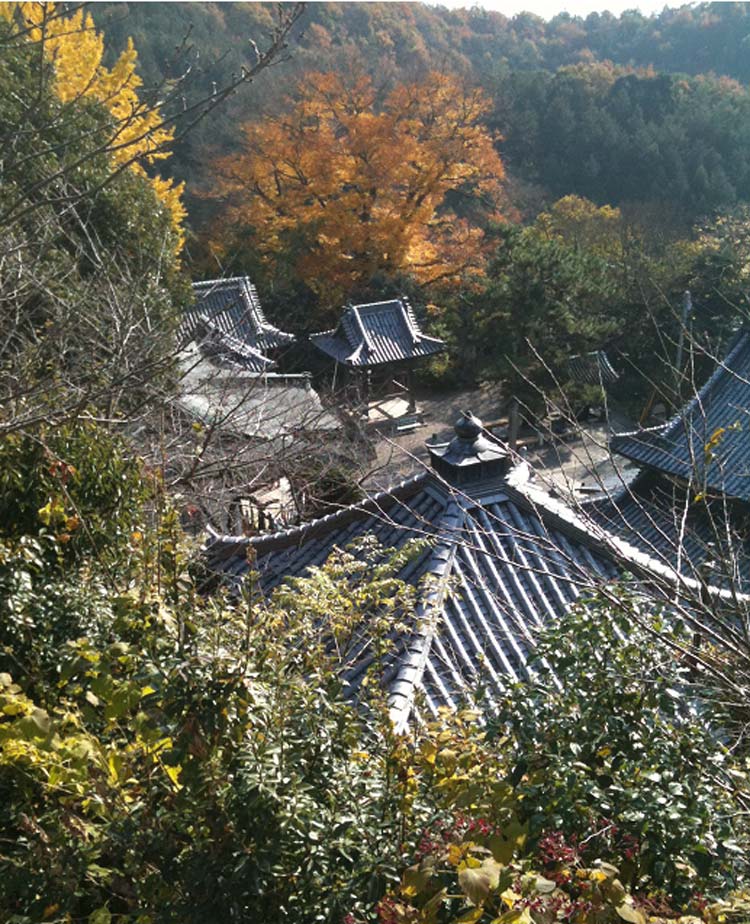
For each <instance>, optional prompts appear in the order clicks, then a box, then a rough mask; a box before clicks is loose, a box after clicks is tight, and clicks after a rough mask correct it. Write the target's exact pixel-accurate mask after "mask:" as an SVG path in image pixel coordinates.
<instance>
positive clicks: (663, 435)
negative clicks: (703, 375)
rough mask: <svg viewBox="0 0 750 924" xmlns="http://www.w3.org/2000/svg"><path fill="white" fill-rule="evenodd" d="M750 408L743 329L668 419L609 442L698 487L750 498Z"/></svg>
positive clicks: (747, 337) (747, 341) (749, 346)
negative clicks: (691, 393)
mask: <svg viewBox="0 0 750 924" xmlns="http://www.w3.org/2000/svg"><path fill="white" fill-rule="evenodd" d="M749 413H750V331H748V330H741V331H739V332H738V334H737V335H736V339H735V342H734V343H733V344H732V346H731V347H730V349H729V351H728V353H727V356H726V358H725V359H724V360H723V361H722V362H719V363H718V364H717V366H716V368H715V369H714V371H713V373H712V375H711V376H710V377H709V379H708V380H707V381H706V383H705V384H704V385H703V387H702V388H701V389H700V390H699V391H698V392H697V394H696V395H695V396H694V397H693V398H692V399H691V400H690V401H689V402H688V403H687V404H686V405H685V406H684V407H683V408H681V409H680V410H679V411H678V412H677V413H676V414H675V415H674V416H673V417H672V418H671V419H670V420H668V421H667V422H666V423H664V424H661V425H660V426H658V427H649V428H645V429H641V430H633V431H629V432H626V433H618V434H616V435H615V436H613V437H612V439H611V441H610V446H611V449H612V451H613V452H616V453H619V454H620V455H622V456H625V458H628V459H631V460H632V461H634V462H638V463H639V464H641V465H644V466H646V467H648V468H651V469H655V470H657V471H661V472H665V473H667V474H671V475H676V476H678V477H680V478H683V479H684V480H685V481H687V482H689V483H690V484H692V485H694V486H695V488H696V491H703V490H704V489H706V488H708V489H712V490H715V491H718V492H721V493H723V494H725V495H727V496H728V497H735V498H738V499H740V500H743V501H750V419H748V414H749ZM735 424H739V426H737V427H735ZM716 435H718V437H719V439H718V441H717V442H716V444H715V445H714V446H710V443H711V440H712V438H713V437H714V436H716Z"/></svg>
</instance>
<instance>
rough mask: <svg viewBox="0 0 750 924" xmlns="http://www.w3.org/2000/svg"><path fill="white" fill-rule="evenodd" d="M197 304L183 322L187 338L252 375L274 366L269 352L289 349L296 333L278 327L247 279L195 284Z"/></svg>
mask: <svg viewBox="0 0 750 924" xmlns="http://www.w3.org/2000/svg"><path fill="white" fill-rule="evenodd" d="M193 292H194V293H195V299H196V300H195V305H194V306H193V307H192V308H190V309H188V311H187V312H186V313H185V316H184V319H183V331H184V335H185V339H195V340H200V341H201V343H206V344H207V347H208V349H211V350H213V351H215V352H217V353H226V354H228V355H229V356H230V357H231V358H232V359H233V360H234V361H235V362H237V363H239V364H240V365H242V366H243V368H245V369H246V370H247V371H249V372H265V371H267V370H268V369H271V368H272V367H273V366H274V363H273V361H272V360H271V359H270V358H269V357H268V356H267V355H266V353H267V352H268V351H271V350H275V349H277V348H279V347H282V346H288V345H289V344H291V343H293V342H294V340H295V337H294V334H290V333H286V332H285V331H281V330H279V329H278V328H277V327H274V326H273V324H271V323H270V322H269V321H268V320H267V319H266V316H265V314H264V313H263V309H262V308H261V304H260V299H259V298H258V293H257V291H256V289H255V286H253V285H252V284H251V282H250V280H249V279H248V278H247V277H246V276H237V277H234V278H230V279H211V280H208V281H206V282H194V283H193Z"/></svg>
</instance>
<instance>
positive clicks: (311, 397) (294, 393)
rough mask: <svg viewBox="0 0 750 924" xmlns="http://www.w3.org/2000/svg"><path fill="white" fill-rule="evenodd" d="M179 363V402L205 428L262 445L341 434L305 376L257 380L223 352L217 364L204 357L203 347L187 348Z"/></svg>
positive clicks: (271, 377)
mask: <svg viewBox="0 0 750 924" xmlns="http://www.w3.org/2000/svg"><path fill="white" fill-rule="evenodd" d="M179 360H180V369H181V377H180V393H179V398H178V403H179V404H180V406H181V407H182V408H183V410H185V411H186V412H187V413H188V414H190V416H191V417H193V418H195V419H197V420H200V421H201V422H203V423H204V424H207V425H211V426H218V427H220V428H221V429H222V430H223V431H225V432H229V433H234V434H239V435H242V436H246V437H250V438H253V439H262V440H275V439H277V438H279V437H285V436H292V435H294V434H299V433H302V432H315V433H318V432H321V431H332V430H338V429H340V426H341V425H340V422H339V421H338V419H337V418H336V417H335V415H333V414H332V413H331V412H330V411H328V410H326V409H325V408H324V407H323V405H322V404H321V401H320V397H319V396H318V394H317V392H316V391H315V390H314V389H313V387H312V384H311V382H310V379H309V377H308V376H305V375H275V374H273V373H271V374H265V375H258V374H257V372H256V371H253V370H252V369H251V368H249V367H248V365H247V364H245V363H235V362H232V361H231V360H228V359H227V356H226V354H225V353H222V354H221V356H220V362H219V364H218V365H217V364H216V363H215V362H213V361H212V359H211V358H209V357H207V356H206V351H205V344H204V343H202V344H201V345H200V347H199V346H198V345H197V344H195V343H190V344H188V346H187V347H186V348H185V349H184V350H182V351H181V353H180V355H179ZM262 371H265V370H262Z"/></svg>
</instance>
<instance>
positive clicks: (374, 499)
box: [204, 471, 429, 554]
mask: <svg viewBox="0 0 750 924" xmlns="http://www.w3.org/2000/svg"><path fill="white" fill-rule="evenodd" d="M428 475H429V472H427V471H422V472H419V473H418V474H417V475H412V476H411V477H410V478H405V479H404V480H403V481H400V482H399V483H398V484H396V485H395V486H394V487H392V488H389V489H387V490H383V491H377V492H376V493H375V494H371V495H370V496H369V497H366V498H364V499H363V500H362V501H360V502H358V503H356V504H349V505H347V506H346V507H341V508H340V509H339V510H334V511H333V513H327V514H325V515H324V516H322V517H317V518H316V519H314V520H309V521H308V522H307V523H301V524H300V525H299V526H291V527H289V528H288V529H280V530H277V531H276V532H275V533H266V534H264V535H262V536H236V535H226V534H224V535H222V534H221V533H216V532H214V531H213V530H211V529H210V528H209V532H210V533H211V539H210V540H209V542H208V543H207V544H206V546H205V547H204V550H205V551H207V552H212V551H214V550H219V549H221V550H222V551H228V550H236V549H238V548H241V547H247V548H250V547H252V548H254V549H257V550H258V554H263V553H265V552H266V551H270V550H271V549H277V548H281V547H283V546H284V545H287V544H289V543H291V542H293V541H294V540H296V539H303V538H307V537H308V536H310V535H311V534H314V533H318V532H321V531H323V532H326V531H328V530H329V529H334V528H335V527H336V526H339V525H340V524H341V523H342V521H344V520H345V519H346V518H347V517H349V516H355V515H357V514H367V513H369V512H371V510H370V509H369V508H372V507H377V505H378V504H379V503H381V501H384V500H394V501H398V500H402V499H404V498H405V497H409V496H411V493H412V492H413V493H416V491H417V489H418V488H419V486H420V484H421V483H422V482H424V481H425V480H426V478H427V476H428Z"/></svg>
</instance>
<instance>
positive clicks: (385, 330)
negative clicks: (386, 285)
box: [310, 298, 445, 367]
mask: <svg viewBox="0 0 750 924" xmlns="http://www.w3.org/2000/svg"><path fill="white" fill-rule="evenodd" d="M310 339H311V340H312V342H313V343H314V344H315V346H316V347H318V349H320V350H322V351H323V352H324V353H327V354H328V355H329V356H332V357H333V358H334V359H335V360H337V361H338V362H340V363H343V364H344V365H346V366H357V367H367V366H377V365H380V364H382V363H392V362H400V361H403V360H408V359H417V358H420V357H424V356H432V355H433V354H434V353H439V352H440V351H441V350H443V349H444V348H445V343H444V342H443V341H442V340H438V339H437V338H435V337H428V336H427V335H426V334H423V333H422V332H421V330H420V329H419V325H418V324H417V320H416V318H415V317H414V313H413V311H412V309H411V306H410V305H409V302H408V301H407V300H406V299H405V298H400V299H394V300H392V301H386V302H372V303H371V304H367V305H349V306H347V307H346V308H345V309H344V313H343V315H342V317H341V320H340V321H339V325H338V327H336V328H335V329H333V330H329V331H324V332H323V333H320V334H312V335H311V337H310Z"/></svg>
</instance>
